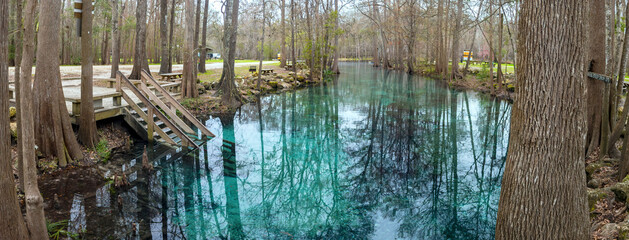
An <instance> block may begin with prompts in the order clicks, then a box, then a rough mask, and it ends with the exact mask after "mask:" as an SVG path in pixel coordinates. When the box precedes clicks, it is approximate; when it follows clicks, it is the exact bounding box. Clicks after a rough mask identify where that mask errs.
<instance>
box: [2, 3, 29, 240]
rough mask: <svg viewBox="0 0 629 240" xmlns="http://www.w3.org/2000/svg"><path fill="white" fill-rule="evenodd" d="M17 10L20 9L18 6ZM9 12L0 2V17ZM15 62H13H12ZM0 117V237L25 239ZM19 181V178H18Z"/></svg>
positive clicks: (5, 98)
mask: <svg viewBox="0 0 629 240" xmlns="http://www.w3.org/2000/svg"><path fill="white" fill-rule="evenodd" d="M20 11H21V9H20ZM8 15H9V3H8V1H0V16H8ZM7 20H8V18H6V17H4V18H0V92H3V93H5V92H9V63H8V62H7V60H8V59H9V51H8V49H9V45H8V42H7V40H8V39H7V37H8V36H9V26H8V25H9V24H8V21H7ZM17 64H18V63H17V62H16V65H17ZM0 112H3V113H8V112H9V95H8V94H2V95H0ZM2 116H3V117H2V118H1V119H0V212H2V215H3V216H2V217H0V226H2V227H0V236H2V237H4V238H7V239H28V232H27V230H26V224H24V221H23V219H22V212H21V210H20V205H19V204H18V202H17V194H16V193H15V183H14V177H13V168H12V165H13V164H12V161H11V134H10V130H9V117H8V115H7V114H4V115H2ZM20 181H22V179H20Z"/></svg>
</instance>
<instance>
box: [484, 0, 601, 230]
mask: <svg viewBox="0 0 629 240" xmlns="http://www.w3.org/2000/svg"><path fill="white" fill-rule="evenodd" d="M586 3H587V1H581V0H557V1H554V2H553V4H547V2H546V1H544V0H530V1H523V2H522V7H521V10H520V11H521V12H520V13H521V15H520V21H519V37H518V54H519V56H518V60H517V63H518V64H517V65H518V66H519V67H518V69H517V71H518V74H517V82H518V85H519V86H520V87H518V88H517V92H518V95H517V96H518V97H517V99H516V101H515V103H514V105H513V109H512V117H511V135H510V138H509V149H508V155H507V162H506V167H505V172H504V176H503V179H502V189H501V193H500V203H499V204H500V205H499V208H498V219H497V224H496V239H588V238H589V234H588V232H589V216H588V209H587V201H586V198H585V197H584V196H586V191H585V189H586V186H585V171H584V166H585V162H584V157H583V156H584V153H585V152H584V150H585V149H584V148H583V146H584V145H585V142H584V139H585V137H584V135H585V133H584V132H583V129H585V126H586V125H585V121H586V120H585V112H586V102H585V100H586V99H585V98H584V93H585V90H586V89H585V83H586V80H585V72H586V56H587V48H586V46H587V45H586V44H587V39H586V37H587V35H586V28H585V26H586V20H587V15H586V14H587V7H588V6H587V4H586ZM540 46H546V47H540ZM566 53H568V54H566ZM540 88H544V89H545V91H540V90H539V89H540ZM566 139H570V140H566Z"/></svg>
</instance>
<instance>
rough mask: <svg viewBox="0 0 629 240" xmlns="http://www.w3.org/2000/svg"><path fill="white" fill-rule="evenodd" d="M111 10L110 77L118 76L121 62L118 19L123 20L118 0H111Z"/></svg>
mask: <svg viewBox="0 0 629 240" xmlns="http://www.w3.org/2000/svg"><path fill="white" fill-rule="evenodd" d="M111 12H112V14H113V16H112V18H111V20H112V23H111V55H112V56H111V75H109V77H110V78H116V72H118V65H119V64H120V28H119V25H118V21H120V22H122V20H121V19H119V18H121V15H122V14H120V13H119V12H118V0H111Z"/></svg>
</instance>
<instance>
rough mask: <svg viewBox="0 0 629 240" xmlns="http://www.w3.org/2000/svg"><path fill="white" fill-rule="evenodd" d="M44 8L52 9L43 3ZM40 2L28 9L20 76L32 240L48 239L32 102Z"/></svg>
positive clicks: (34, 0)
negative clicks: (40, 185)
mask: <svg viewBox="0 0 629 240" xmlns="http://www.w3.org/2000/svg"><path fill="white" fill-rule="evenodd" d="M42 5H43V6H50V4H46V1H44V2H43V4H42ZM36 9H37V0H27V2H26V7H25V8H24V48H23V49H22V51H23V52H22V63H21V64H20V65H21V66H22V67H21V69H22V72H21V73H20V77H21V78H22V79H20V98H22V99H21V106H20V108H21V111H20V121H21V122H22V127H21V128H20V134H19V136H18V138H19V141H21V142H22V144H21V149H18V151H21V152H22V158H23V161H24V163H23V164H24V198H25V200H26V201H25V202H26V225H27V227H28V230H29V232H30V239H48V231H47V230H46V218H45V217H44V206H43V203H44V201H43V200H44V199H43V198H42V196H41V194H40V193H39V188H38V186H37V164H36V162H35V161H36V157H37V156H36V155H35V138H34V135H35V124H34V122H33V111H32V110H33V106H32V102H31V96H32V93H33V92H32V88H31V78H32V72H33V60H34V59H33V58H34V55H35V43H34V42H35V15H36Z"/></svg>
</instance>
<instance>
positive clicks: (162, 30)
mask: <svg viewBox="0 0 629 240" xmlns="http://www.w3.org/2000/svg"><path fill="white" fill-rule="evenodd" d="M167 12H168V0H159V39H161V55H162V59H161V61H160V64H159V73H167V72H169V71H168V66H170V56H169V55H168V52H169V49H168V41H166V39H168V27H167V26H166V15H168V14H167Z"/></svg>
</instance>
